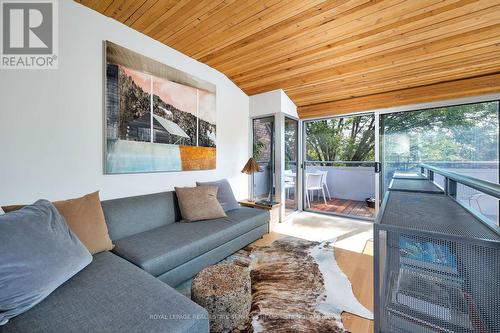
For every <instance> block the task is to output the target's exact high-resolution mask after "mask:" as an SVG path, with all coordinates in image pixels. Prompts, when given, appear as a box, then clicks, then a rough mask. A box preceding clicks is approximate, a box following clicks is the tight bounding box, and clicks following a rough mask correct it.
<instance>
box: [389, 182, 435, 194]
mask: <svg viewBox="0 0 500 333" xmlns="http://www.w3.org/2000/svg"><path fill="white" fill-rule="evenodd" d="M389 190H393V191H394V190H396V191H408V192H424V193H443V190H442V189H440V188H439V187H437V186H436V185H435V184H433V183H431V182H430V181H428V180H426V179H393V180H392V183H391V185H390V186H389Z"/></svg>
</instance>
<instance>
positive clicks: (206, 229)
mask: <svg viewBox="0 0 500 333" xmlns="http://www.w3.org/2000/svg"><path fill="white" fill-rule="evenodd" d="M227 215H228V217H227V218H222V219H216V220H208V221H204V222H200V223H174V224H169V225H167V226H164V227H160V228H156V229H153V230H149V231H146V232H143V233H141V234H137V235H133V236H130V237H127V238H124V239H121V240H118V241H116V242H115V248H114V250H113V251H114V252H115V253H117V254H118V255H119V256H121V257H123V258H125V259H127V260H129V261H130V262H132V263H134V264H136V265H137V266H139V267H141V268H142V269H144V270H145V271H147V272H149V273H151V274H152V275H154V276H159V275H161V274H163V273H165V272H167V271H169V270H170V269H172V268H175V267H177V266H178V265H181V264H184V263H186V262H188V261H189V260H191V259H193V258H196V257H198V256H199V255H201V254H203V253H205V252H207V251H210V250H212V249H214V248H216V247H218V246H220V245H222V244H224V243H226V242H228V241H230V240H232V239H234V238H236V237H238V236H240V235H243V234H244V233H246V232H249V231H251V230H253V229H255V228H257V227H259V226H262V225H265V224H266V223H267V222H268V221H269V213H268V212H267V211H264V210H260V209H253V208H246V207H242V208H239V209H235V210H232V211H229V212H227Z"/></svg>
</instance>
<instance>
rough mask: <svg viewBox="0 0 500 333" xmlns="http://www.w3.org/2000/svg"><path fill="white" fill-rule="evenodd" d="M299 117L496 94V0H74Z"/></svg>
mask: <svg viewBox="0 0 500 333" xmlns="http://www.w3.org/2000/svg"><path fill="white" fill-rule="evenodd" d="M77 2H80V3H82V4H84V5H86V6H88V7H90V8H93V9H95V10H96V11H98V12H101V13H103V14H104V15H107V16H109V17H112V18H114V19H116V20H118V21H120V22H122V23H124V24H126V25H128V26H130V27H132V28H134V29H136V30H138V31H140V32H143V33H145V34H147V35H149V36H151V37H152V38H154V39H156V40H158V41H160V42H162V43H165V44H166V45H168V46H170V47H172V48H174V49H177V50H179V51H181V52H183V53H185V54H187V55H189V56H191V57H193V58H195V59H197V60H199V61H201V62H204V63H206V64H208V65H209V66H211V67H214V68H216V69H218V70H219V71H221V72H223V73H225V74H226V75H227V76H228V77H229V78H230V79H232V80H233V81H234V82H235V83H236V84H237V85H238V86H239V87H240V88H241V89H243V91H245V92H246V93H247V94H248V95H253V94H257V93H261V92H266V91H270V90H274V89H278V88H281V89H283V90H284V91H285V92H286V94H287V95H288V96H289V97H290V98H291V99H292V100H293V101H294V102H295V104H296V105H297V106H298V107H299V113H300V115H301V117H314V116H323V115H330V114H339V113H347V112H353V111H360V110H367V109H370V108H375V107H387V106H395V105H400V104H405V103H409V101H408V100H406V97H405V96H411V97H412V100H411V102H424V101H428V100H432V99H442V98H454V97H460V96H469V95H475V94H482V93H491V92H500V75H498V74H500V0H406V1H405V0H383V1H382V0H372V1H368V0H331V1H319V0H307V1H306V0H298V1H297V0H286V1H277V0H270V1H264V0H261V1H256V0H136V1H132V0H114V1H113V0H78V1H77Z"/></svg>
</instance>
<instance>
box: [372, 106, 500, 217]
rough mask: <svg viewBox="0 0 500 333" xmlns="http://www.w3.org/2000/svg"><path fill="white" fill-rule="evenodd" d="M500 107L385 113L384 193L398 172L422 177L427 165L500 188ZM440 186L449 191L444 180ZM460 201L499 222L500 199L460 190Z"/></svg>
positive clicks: (382, 127)
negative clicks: (424, 167) (425, 164)
mask: <svg viewBox="0 0 500 333" xmlns="http://www.w3.org/2000/svg"><path fill="white" fill-rule="evenodd" d="M498 109H499V102H498V101H493V102H484V103H475V104H466V105H458V106H450V107H439V108H433V109H426V110H416V111H406V112H397V113H389V114H383V115H381V117H380V134H381V135H380V143H381V161H382V170H383V172H382V173H381V181H380V183H381V191H382V194H383V193H384V192H385V191H386V189H387V187H388V185H389V183H390V181H391V179H392V176H393V174H394V172H396V171H399V172H418V171H419V168H417V165H418V164H419V163H427V164H431V165H434V166H436V167H440V168H444V169H446V170H450V171H453V172H457V173H460V174H464V175H468V176H471V177H475V178H479V179H483V180H486V181H489V182H494V183H498V180H499V167H498V160H499V152H498V150H499V140H498V130H499V121H498V119H499V111H498ZM435 181H436V183H437V184H438V185H440V186H441V187H443V188H444V183H443V179H442V177H441V178H440V177H439V176H436V178H435ZM457 192H458V193H457V199H458V200H459V201H461V202H462V203H463V204H465V205H467V206H469V207H471V208H472V209H474V210H476V211H478V212H480V213H481V214H483V215H484V216H486V217H487V218H489V219H491V220H493V221H497V220H498V206H499V205H498V200H497V199H495V198H493V197H490V196H488V195H485V194H481V193H479V192H477V191H476V190H473V189H472V188H468V187H466V186H463V185H460V186H459V188H457Z"/></svg>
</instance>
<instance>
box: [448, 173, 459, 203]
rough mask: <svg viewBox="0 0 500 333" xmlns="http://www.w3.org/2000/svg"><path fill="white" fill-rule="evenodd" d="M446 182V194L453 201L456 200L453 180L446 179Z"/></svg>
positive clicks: (455, 185) (455, 188) (455, 187)
mask: <svg viewBox="0 0 500 333" xmlns="http://www.w3.org/2000/svg"><path fill="white" fill-rule="evenodd" d="M446 179H447V181H446V185H447V186H446V189H447V190H446V192H447V193H446V194H447V195H448V196H450V197H452V198H453V199H456V198H457V182H456V181H455V180H453V179H448V178H446Z"/></svg>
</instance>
